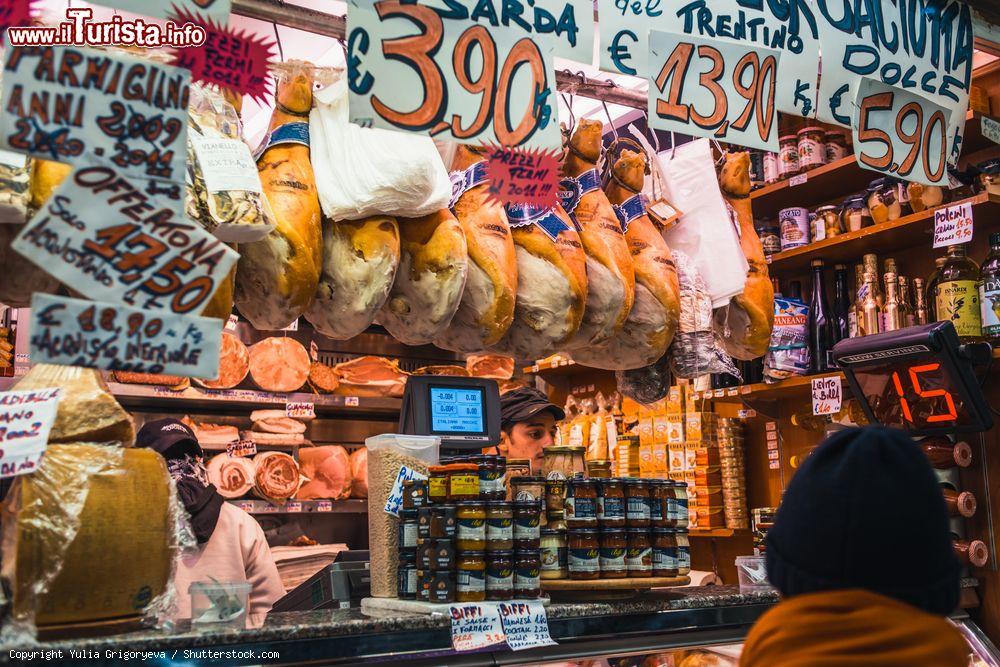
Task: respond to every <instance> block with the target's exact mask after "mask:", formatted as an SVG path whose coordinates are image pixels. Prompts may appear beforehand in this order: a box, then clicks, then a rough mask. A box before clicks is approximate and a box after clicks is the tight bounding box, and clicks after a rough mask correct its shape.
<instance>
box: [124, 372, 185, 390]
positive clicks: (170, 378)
mask: <svg viewBox="0 0 1000 667" xmlns="http://www.w3.org/2000/svg"><path fill="white" fill-rule="evenodd" d="M111 376H112V377H114V379H115V382H121V383H122V384H152V385H157V386H160V387H170V388H171V389H175V390H177V391H181V390H183V389H187V388H188V387H189V386H190V385H191V382H190V380H188V378H186V377H181V376H180V375H160V374H157V373H132V372H129V371H114V372H113V373H112V374H111Z"/></svg>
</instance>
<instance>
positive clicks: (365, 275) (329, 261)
mask: <svg viewBox="0 0 1000 667" xmlns="http://www.w3.org/2000/svg"><path fill="white" fill-rule="evenodd" d="M397 266H399V227H398V226H397V225H396V219H395V218H389V217H386V216H376V217H373V218H365V219H364V220H344V221H340V220H337V221H333V220H325V221H324V222H323V273H322V275H320V279H319V286H318V287H317V289H316V296H315V298H314V299H313V301H312V304H311V305H310V306H309V308H308V309H307V310H306V312H305V316H306V319H307V320H309V322H310V323H312V325H313V327H315V328H316V330H317V331H319V332H320V333H321V334H323V335H324V336H327V337H329V338H333V339H334V340H347V339H348V338H353V337H354V336H357V335H358V334H360V333H361V332H363V331H364V330H365V329H367V328H368V327H369V326H371V323H372V321H374V319H375V316H376V315H378V311H379V309H380V308H382V304H383V303H385V300H386V298H387V297H388V296H389V289H390V288H391V287H392V281H393V279H394V278H395V277H396V267H397Z"/></svg>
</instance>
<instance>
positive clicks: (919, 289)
mask: <svg viewBox="0 0 1000 667" xmlns="http://www.w3.org/2000/svg"><path fill="white" fill-rule="evenodd" d="M913 294H914V296H915V298H916V301H915V302H914V304H913V323H914V324H927V323H928V322H930V314H929V313H928V312H927V299H926V297H925V295H926V292H925V291H924V279H923V278H914V279H913Z"/></svg>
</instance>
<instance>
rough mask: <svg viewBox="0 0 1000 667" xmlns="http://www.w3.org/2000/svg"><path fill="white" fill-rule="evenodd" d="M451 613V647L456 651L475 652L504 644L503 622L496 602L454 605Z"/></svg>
mask: <svg viewBox="0 0 1000 667" xmlns="http://www.w3.org/2000/svg"><path fill="white" fill-rule="evenodd" d="M450 613H451V646H452V648H454V649H455V650H456V651H474V650H476V649H481V648H486V647H487V646H493V645H495V644H502V643H503V641H504V639H505V635H504V631H503V622H502V621H501V620H500V611H499V609H498V608H497V603H496V602H478V603H473V604H454V605H452V606H451V608H450Z"/></svg>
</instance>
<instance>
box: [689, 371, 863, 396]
mask: <svg viewBox="0 0 1000 667" xmlns="http://www.w3.org/2000/svg"><path fill="white" fill-rule="evenodd" d="M832 375H836V376H839V377H840V379H841V380H843V379H844V374H843V373H840V372H837V373H818V374H816V375H797V376H795V377H791V378H788V379H787V380H781V381H780V382H774V383H767V382H758V383H756V384H745V385H742V386H740V387H731V388H729V389H722V390H715V391H706V392H702V393H701V394H696V395H695V399H696V400H715V401H722V402H724V403H742V402H743V401H744V400H745V399H762V400H768V401H780V400H783V399H786V398H789V397H792V396H800V395H802V394H808V393H809V392H810V391H811V389H812V379H813V378H815V377H821V376H832ZM843 387H844V391H845V393H849V392H848V387H847V384H846V383H845V384H844V385H843ZM733 390H735V391H733ZM718 391H723V392H725V394H724V395H723V396H716V395H715V393H716V392H718Z"/></svg>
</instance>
